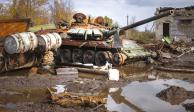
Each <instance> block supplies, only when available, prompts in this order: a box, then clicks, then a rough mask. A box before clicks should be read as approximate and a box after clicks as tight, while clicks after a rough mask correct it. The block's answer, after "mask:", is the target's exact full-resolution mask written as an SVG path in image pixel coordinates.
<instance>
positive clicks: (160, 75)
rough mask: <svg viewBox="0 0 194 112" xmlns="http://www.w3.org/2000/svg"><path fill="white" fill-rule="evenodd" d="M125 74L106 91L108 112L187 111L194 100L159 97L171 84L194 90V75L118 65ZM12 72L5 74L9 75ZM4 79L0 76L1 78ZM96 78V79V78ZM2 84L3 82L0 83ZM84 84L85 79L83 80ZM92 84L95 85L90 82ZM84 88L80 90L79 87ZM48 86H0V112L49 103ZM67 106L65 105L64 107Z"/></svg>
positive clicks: (82, 75)
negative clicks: (20, 105) (120, 82)
mask: <svg viewBox="0 0 194 112" xmlns="http://www.w3.org/2000/svg"><path fill="white" fill-rule="evenodd" d="M118 69H119V71H120V73H121V75H122V77H124V78H125V79H127V81H128V84H126V85H125V86H121V87H112V86H111V88H108V89H107V90H106V91H104V92H106V94H107V96H106V98H107V103H106V105H105V107H106V108H107V110H109V111H118V112H143V111H146V112H186V111H187V110H186V109H185V107H184V106H183V104H187V103H194V99H186V100H184V101H182V102H178V103H176V104H172V103H171V102H168V101H164V100H162V99H160V98H158V97H157V96H156V94H157V93H159V92H160V91H162V90H164V89H167V88H169V87H170V86H178V87H183V88H184V89H186V90H187V91H194V74H187V73H172V72H171V73H169V72H162V71H156V70H154V69H153V68H152V67H149V66H146V67H145V66H144V67H142V66H138V67H137V66H133V65H132V66H131V65H129V66H123V67H120V68H118ZM23 73H24V74H25V75H26V73H28V70H27V71H26V70H22V71H18V72H15V73H14V72H11V74H13V75H12V76H13V77H14V75H15V74H19V76H22V75H21V74H23ZM9 74H10V73H6V74H4V75H3V76H2V77H4V76H6V77H7V76H8V75H9ZM79 75H80V77H81V78H89V79H92V80H94V78H95V80H101V81H102V84H103V83H104V82H105V81H106V77H104V76H96V75H91V74H79ZM0 78H1V77H0ZM95 80H94V81H95ZM0 83H1V82H0ZM82 83H84V81H82ZM91 85H92V84H91ZM65 87H66V84H64V85H61V84H59V85H58V88H60V92H61V90H62V91H63V90H66V88H65ZM80 91H81V90H80ZM48 97H49V93H48V91H47V87H46V86H45V87H37V88H23V87H21V88H13V87H10V88H7V89H0V112H1V111H2V112H4V111H7V110H17V105H18V103H25V102H33V103H42V104H43V105H44V103H45V102H49V101H50V99H49V98H48ZM64 109H65V108H64Z"/></svg>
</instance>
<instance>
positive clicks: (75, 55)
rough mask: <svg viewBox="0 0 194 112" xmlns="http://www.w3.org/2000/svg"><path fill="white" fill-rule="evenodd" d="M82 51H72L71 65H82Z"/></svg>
mask: <svg viewBox="0 0 194 112" xmlns="http://www.w3.org/2000/svg"><path fill="white" fill-rule="evenodd" d="M82 58H83V51H82V50H81V49H73V52H72V61H73V63H82Z"/></svg>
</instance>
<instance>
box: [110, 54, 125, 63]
mask: <svg viewBox="0 0 194 112" xmlns="http://www.w3.org/2000/svg"><path fill="white" fill-rule="evenodd" d="M126 59H127V56H126V55H124V54H122V53H114V55H113V64H114V65H115V66H119V65H123V64H124V63H125V60H126Z"/></svg>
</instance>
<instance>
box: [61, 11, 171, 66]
mask: <svg viewBox="0 0 194 112" xmlns="http://www.w3.org/2000/svg"><path fill="white" fill-rule="evenodd" d="M173 13H174V11H168V12H165V13H162V14H159V15H156V16H153V17H151V18H148V19H145V20H142V21H139V22H136V23H133V24H131V25H128V26H125V27H121V28H114V29H112V30H110V28H108V27H106V26H105V22H104V19H103V17H97V18H96V19H95V22H94V23H91V20H90V18H89V19H88V23H85V22H84V21H85V19H86V16H85V15H84V14H82V13H77V14H75V15H74V16H73V18H74V20H75V22H73V23H72V24H71V27H70V29H69V30H68V31H67V36H65V37H63V39H62V46H61V48H60V50H59V53H58V54H59V57H60V58H59V62H61V63H84V64H86V63H90V64H95V65H98V66H101V65H105V63H106V62H107V61H108V62H109V63H112V64H113V65H116V66H118V65H123V64H125V63H126V62H128V61H137V60H144V59H147V58H148V57H151V56H152V55H151V53H150V52H147V51H145V50H144V49H143V48H142V47H140V46H139V45H137V44H136V43H135V42H134V41H132V40H128V39H125V38H122V37H123V36H121V34H122V32H123V31H125V30H128V29H131V28H134V27H137V26H140V25H143V24H145V23H148V22H151V21H154V20H156V19H160V18H162V17H166V16H169V15H172V14H173Z"/></svg>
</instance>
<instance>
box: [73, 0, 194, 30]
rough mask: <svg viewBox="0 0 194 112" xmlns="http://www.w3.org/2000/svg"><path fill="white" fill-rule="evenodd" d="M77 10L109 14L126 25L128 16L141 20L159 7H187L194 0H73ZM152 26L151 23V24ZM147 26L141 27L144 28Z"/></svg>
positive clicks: (193, 3)
mask: <svg viewBox="0 0 194 112" xmlns="http://www.w3.org/2000/svg"><path fill="white" fill-rule="evenodd" d="M72 2H73V5H74V9H75V11H78V12H83V13H85V14H86V15H92V16H109V17H111V18H112V19H113V20H115V21H117V22H118V23H119V24H120V25H126V24H127V22H126V21H127V20H126V16H127V15H128V16H129V19H130V18H131V17H136V21H137V20H141V19H144V18H147V17H150V16H153V15H154V12H155V10H156V8H157V7H167V6H171V7H185V6H191V5H194V0H72ZM150 26H151V25H150ZM144 27H145V26H143V27H141V28H139V29H141V30H142V29H144Z"/></svg>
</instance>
